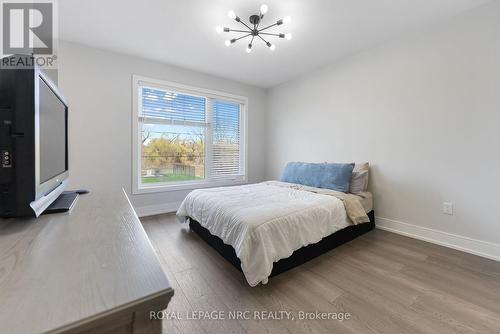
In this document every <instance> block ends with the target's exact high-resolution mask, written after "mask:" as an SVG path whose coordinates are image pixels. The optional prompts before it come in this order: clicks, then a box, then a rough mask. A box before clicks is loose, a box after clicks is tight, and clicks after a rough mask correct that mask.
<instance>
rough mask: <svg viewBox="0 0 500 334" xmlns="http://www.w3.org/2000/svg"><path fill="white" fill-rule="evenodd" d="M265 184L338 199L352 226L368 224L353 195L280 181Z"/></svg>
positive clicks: (357, 200) (360, 206)
mask: <svg viewBox="0 0 500 334" xmlns="http://www.w3.org/2000/svg"><path fill="white" fill-rule="evenodd" d="M265 183H266V184H269V185H273V186H278V187H285V188H290V189H296V190H303V191H310V192H313V193H316V194H323V195H329V196H333V197H336V198H338V199H339V200H341V201H342V203H343V204H344V207H345V211H346V213H347V216H348V217H349V219H350V220H351V222H352V223H353V224H354V225H357V224H362V223H368V222H369V221H370V218H368V216H367V215H366V212H365V209H364V208H363V206H362V205H361V202H360V201H359V198H358V197H357V196H356V195H353V194H346V193H343V192H340V191H335V190H331V189H323V188H315V187H308V186H304V185H300V184H296V183H287V182H281V181H267V182H265Z"/></svg>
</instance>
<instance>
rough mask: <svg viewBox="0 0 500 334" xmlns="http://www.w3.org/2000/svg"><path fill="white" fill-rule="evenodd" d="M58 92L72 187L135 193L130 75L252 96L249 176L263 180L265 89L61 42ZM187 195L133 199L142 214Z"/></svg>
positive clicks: (169, 206) (168, 206)
mask: <svg viewBox="0 0 500 334" xmlns="http://www.w3.org/2000/svg"><path fill="white" fill-rule="evenodd" d="M58 66H59V87H60V88H61V90H62V92H63V94H64V95H65V97H66V98H67V100H68V102H69V105H70V124H69V127H70V129H69V131H70V137H69V145H70V156H69V164H70V186H71V187H72V188H87V189H90V190H91V191H109V190H112V191H116V190H120V189H121V187H124V188H125V190H126V191H127V192H128V193H129V194H130V193H131V182H132V74H139V75H143V76H148V77H152V78H158V79H163V80H167V81H173V82H178V83H182V84H187V85H193V86H196V87H202V88H209V89H213V90H220V91H224V92H228V93H233V94H237V95H243V96H246V97H248V99H249V102H248V138H249V143H248V176H249V181H250V182H257V181H261V180H262V179H263V175H264V165H265V164H264V155H263V154H262V152H263V151H264V148H265V145H264V138H263V136H262V132H263V127H264V118H265V108H266V97H267V95H266V92H265V90H263V89H260V88H256V87H252V86H249V85H244V84H240V83H236V82H234V81H230V80H226V79H222V78H218V77H214V76H211V75H206V74H202V73H199V72H194V71H190V70H186V69H181V68H178V67H173V66H168V65H165V64H161V63H156V62H153V61H149V60H143V59H140V58H135V57H130V56H126V55H122V54H118V53H112V52H107V51H103V50H97V49H93V48H88V47H85V46H82V45H78V44H74V43H69V42H65V41H62V42H60V45H59V60H58ZM186 194H187V191H175V192H165V193H155V194H146V195H133V196H131V201H132V203H133V204H134V206H135V207H136V209H138V212H139V213H155V212H156V213H158V212H160V211H165V210H172V209H173V208H174V207H175V204H177V203H178V202H179V201H181V200H182V199H183V198H184V196H185V195H186Z"/></svg>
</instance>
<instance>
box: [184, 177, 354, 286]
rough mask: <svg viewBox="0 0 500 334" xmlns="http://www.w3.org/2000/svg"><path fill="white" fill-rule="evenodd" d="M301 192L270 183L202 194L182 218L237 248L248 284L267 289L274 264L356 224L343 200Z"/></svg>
mask: <svg viewBox="0 0 500 334" xmlns="http://www.w3.org/2000/svg"><path fill="white" fill-rule="evenodd" d="M298 188H299V186H297V187H296V186H294V185H292V184H290V183H283V182H278V181H270V182H263V183H258V184H251V185H243V186H236V187H224V188H211V189H198V190H194V191H192V192H191V193H189V194H188V196H187V197H186V198H185V199H184V201H183V202H182V204H181V206H180V208H179V210H178V211H177V216H178V217H179V218H180V219H181V220H183V221H186V219H187V217H191V218H192V219H194V220H196V221H197V222H199V223H200V224H201V225H202V226H203V227H205V228H206V229H208V230H209V231H210V233H212V234H213V235H216V236H218V237H219V238H221V239H222V240H223V241H224V243H226V244H229V245H231V246H233V248H234V250H235V251H236V255H237V256H238V258H239V259H240V260H241V267H242V270H243V273H244V274H245V277H246V280H247V281H248V284H250V285H251V286H256V285H257V284H259V283H263V284H266V283H267V281H268V277H269V275H270V274H271V271H272V269H273V262H276V261H279V260H280V259H284V258H287V257H289V256H290V255H292V253H293V252H294V251H295V250H297V249H299V248H301V247H303V246H306V245H309V244H312V243H316V242H318V241H320V240H321V239H322V238H324V237H326V236H328V235H330V234H332V233H334V232H335V231H338V230H340V229H342V228H344V227H346V226H348V225H350V224H351V222H350V220H349V218H347V215H346V211H345V208H344V204H343V203H342V201H341V200H339V199H338V198H336V197H333V196H329V195H325V194H318V193H314V192H310V191H307V190H299V189H298ZM315 189H317V188H315Z"/></svg>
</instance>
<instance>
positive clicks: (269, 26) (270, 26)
mask: <svg viewBox="0 0 500 334" xmlns="http://www.w3.org/2000/svg"><path fill="white" fill-rule="evenodd" d="M276 25H278V24H276V23H273V24H271V25H268V26H267V27H264V28H262V29H260V30H259V32H261V31H264V30H266V29H269V28H272V27H274V26H276Z"/></svg>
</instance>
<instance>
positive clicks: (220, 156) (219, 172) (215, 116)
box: [211, 99, 241, 178]
mask: <svg viewBox="0 0 500 334" xmlns="http://www.w3.org/2000/svg"><path fill="white" fill-rule="evenodd" d="M240 121H241V113H240V104H239V103H235V102H230V101H223V100H218V99H214V100H212V129H213V130H212V152H211V162H212V166H211V171H212V176H213V177H215V178H217V177H219V178H220V177H226V176H237V175H241V166H240V161H241V160H240V156H241V155H240V153H241V152H240V144H241V138H240Z"/></svg>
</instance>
